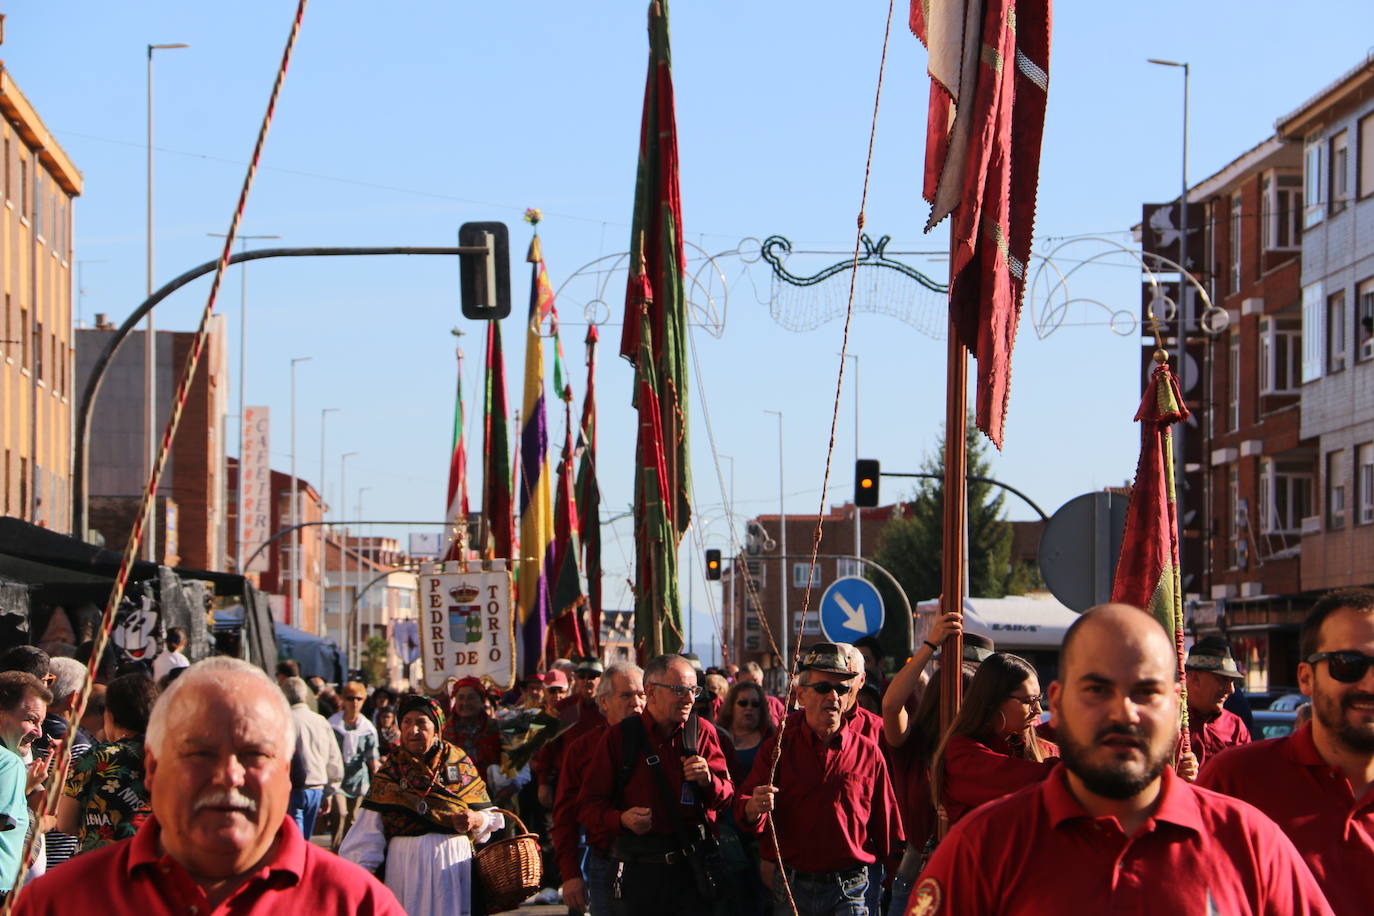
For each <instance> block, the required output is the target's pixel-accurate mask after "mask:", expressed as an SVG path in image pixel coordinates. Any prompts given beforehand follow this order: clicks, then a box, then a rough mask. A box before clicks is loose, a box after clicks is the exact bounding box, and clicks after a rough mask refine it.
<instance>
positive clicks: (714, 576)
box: [706, 550, 720, 582]
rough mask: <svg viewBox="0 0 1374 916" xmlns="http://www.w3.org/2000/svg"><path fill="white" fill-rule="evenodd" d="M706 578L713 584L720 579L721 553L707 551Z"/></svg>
mask: <svg viewBox="0 0 1374 916" xmlns="http://www.w3.org/2000/svg"><path fill="white" fill-rule="evenodd" d="M706 578H707V580H709V581H711V582H715V581H717V580H719V579H720V551H719V550H708V551H706Z"/></svg>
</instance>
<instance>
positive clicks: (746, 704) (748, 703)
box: [735, 699, 763, 709]
mask: <svg viewBox="0 0 1374 916" xmlns="http://www.w3.org/2000/svg"><path fill="white" fill-rule="evenodd" d="M735 705H736V706H743V707H745V708H746V709H753V708H754V707H755V706H762V705H763V704H762V703H760V702H759V701H758V700H745V699H738V700H736V701H735Z"/></svg>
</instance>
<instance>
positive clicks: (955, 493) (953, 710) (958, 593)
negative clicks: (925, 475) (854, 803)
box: [940, 318, 968, 734]
mask: <svg viewBox="0 0 1374 916" xmlns="http://www.w3.org/2000/svg"><path fill="white" fill-rule="evenodd" d="M946 371H947V374H946V377H945V482H944V492H945V506H944V509H945V524H944V539H943V541H942V543H943V550H942V551H941V568H940V585H941V591H940V594H941V596H942V597H941V611H942V612H944V613H948V612H950V611H955V612H957V613H960V614H962V613H963V611H964V562H965V557H964V540H965V531H966V528H967V521H968V518H967V516H968V482H967V481H968V472H967V464H968V455H967V453H966V451H965V448H964V443H965V436H966V433H967V429H968V419H967V418H968V415H967V413H966V408H965V403H966V401H967V390H968V350H966V349H965V348H964V345H963V344H962V343H961V342H960V341H959V337H958V334H957V333H956V329H955V327H954V321H953V319H952V318H951V320H950V323H949V355H948V367H947V370H946ZM941 650H942V651H941V655H940V657H941V659H942V661H941V664H940V732H941V734H943V733H944V732H945V730H946V729H948V728H949V725H950V723H952V722H953V721H954V716H955V714H957V713H958V711H959V700H960V694H961V693H962V687H963V681H962V678H961V677H960V669H961V668H962V661H963V654H964V640H963V636H962V635H961V634H960V633H958V632H955V633H951V634H950V635H949V636H947V637H946V638H945V642H944V645H943V646H942V647H941Z"/></svg>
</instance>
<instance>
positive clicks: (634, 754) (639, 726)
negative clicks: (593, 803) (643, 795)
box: [611, 716, 649, 808]
mask: <svg viewBox="0 0 1374 916" xmlns="http://www.w3.org/2000/svg"><path fill="white" fill-rule="evenodd" d="M616 728H618V729H620V765H619V766H618V767H616V771H615V777H614V780H613V781H612V783H611V804H613V805H615V806H616V807H617V808H619V807H620V804H621V802H622V801H624V799H623V798H622V797H621V796H622V795H623V794H624V792H625V787H626V786H627V785H629V784H630V776H631V774H633V773H634V769H635V765H636V764H637V763H639V759H640V758H641V757H642V756H643V755H644V747H645V745H646V744H647V743H648V739H649V736H648V735H646V734H645V733H644V720H643V719H642V718H640V717H639V716H626V717H625V719H624V721H622V722H621V723H620V724H619V725H617V726H616Z"/></svg>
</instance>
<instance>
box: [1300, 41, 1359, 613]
mask: <svg viewBox="0 0 1374 916" xmlns="http://www.w3.org/2000/svg"><path fill="white" fill-rule="evenodd" d="M1277 130H1278V133H1279V135H1280V136H1281V137H1283V138H1285V139H1287V140H1289V141H1291V142H1292V143H1294V144H1301V147H1302V152H1303V188H1304V194H1303V198H1304V199H1303V203H1304V205H1305V206H1304V208H1303V214H1302V219H1303V238H1302V335H1303V337H1302V339H1303V352H1302V434H1303V436H1305V437H1310V438H1312V439H1314V440H1316V442H1317V448H1318V460H1317V476H1318V478H1319V480H1320V485H1319V486H1318V487H1317V489H1316V492H1317V495H1318V496H1317V500H1316V501H1315V503H1314V506H1313V511H1312V513H1311V515H1310V516H1309V517H1308V518H1307V519H1306V520H1305V521H1304V523H1303V537H1302V554H1303V568H1302V586H1303V588H1304V589H1309V590H1324V589H1329V588H1335V587H1339V586H1345V585H1369V584H1371V583H1374V68H1371V67H1370V66H1369V62H1368V61H1362V62H1361V63H1360V64H1359V65H1358V66H1356V67H1355V68H1354V69H1352V70H1350V71H1349V72H1348V73H1346V74H1345V75H1344V76H1342V77H1340V78H1339V79H1337V80H1336V81H1335V82H1333V83H1332V84H1330V85H1329V86H1327V87H1325V88H1324V89H1322V90H1321V92H1319V93H1317V95H1316V96H1314V97H1313V98H1312V99H1310V100H1309V101H1307V102H1306V103H1304V104H1303V105H1302V106H1301V107H1300V108H1298V109H1297V110H1296V111H1294V112H1292V113H1290V114H1288V115H1285V116H1284V117H1282V118H1280V119H1279V121H1278V124H1277Z"/></svg>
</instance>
